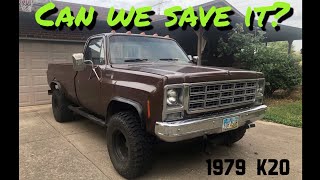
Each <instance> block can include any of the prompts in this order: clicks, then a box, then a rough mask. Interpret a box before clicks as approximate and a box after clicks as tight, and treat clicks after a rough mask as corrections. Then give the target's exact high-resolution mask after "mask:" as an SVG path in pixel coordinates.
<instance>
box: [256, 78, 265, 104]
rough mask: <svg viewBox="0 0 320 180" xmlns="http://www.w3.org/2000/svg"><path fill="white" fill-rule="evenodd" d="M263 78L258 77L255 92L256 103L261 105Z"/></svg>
mask: <svg viewBox="0 0 320 180" xmlns="http://www.w3.org/2000/svg"><path fill="white" fill-rule="evenodd" d="M264 86H265V79H264V78H263V79H259V80H258V85H257V91H256V92H257V93H256V101H255V104H256V105H261V104H262V103H263V93H264Z"/></svg>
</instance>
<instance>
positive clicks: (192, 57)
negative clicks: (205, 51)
mask: <svg viewBox="0 0 320 180" xmlns="http://www.w3.org/2000/svg"><path fill="white" fill-rule="evenodd" d="M188 58H189V60H190V61H191V62H192V63H194V64H197V62H198V60H199V57H198V56H191V55H188Z"/></svg>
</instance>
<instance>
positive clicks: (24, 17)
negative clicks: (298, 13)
mask: <svg viewBox="0 0 320 180" xmlns="http://www.w3.org/2000/svg"><path fill="white" fill-rule="evenodd" d="M54 3H55V5H56V7H57V8H58V9H59V10H60V9H62V8H64V7H65V6H69V7H70V8H71V9H72V11H73V12H74V14H77V12H78V11H79V9H80V7H81V6H83V7H85V8H86V9H88V8H89V7H90V5H82V4H75V3H68V2H61V1H54ZM43 4H44V3H35V4H34V5H33V9H32V12H31V13H29V12H22V11H19V37H20V38H33V39H56V40H72V41H85V40H86V39H87V38H88V37H89V36H91V35H94V34H98V33H105V32H110V31H111V28H110V27H109V26H108V25H107V23H106V17H107V14H108V12H109V8H103V7H98V6H93V7H94V8H95V11H96V12H97V14H98V15H97V19H96V22H95V27H94V28H93V29H92V30H89V29H88V28H87V27H83V29H82V30H80V29H79V28H75V29H74V30H70V28H67V27H63V29H62V30H59V29H55V30H47V29H43V28H42V27H40V26H39V25H38V24H37V23H36V21H35V18H34V13H35V12H36V10H37V9H38V8H39V7H41V6H42V5H43ZM226 5H229V6H232V5H230V4H229V3H228V2H226V1H225V0H214V1H211V2H207V3H205V4H201V5H198V6H195V9H198V8H197V7H199V6H202V7H203V8H204V9H205V10H208V9H209V8H211V7H212V6H216V7H221V6H226ZM232 9H233V11H234V12H235V14H234V15H232V16H230V19H231V24H232V25H233V26H234V25H235V23H243V22H244V15H243V14H241V13H240V12H239V11H238V10H237V9H235V8H234V7H232ZM56 16H57V14H55V15H52V16H50V17H49V18H47V19H52V20H54V19H55V18H56ZM150 18H151V19H152V25H153V27H154V28H153V29H152V30H150V31H149V32H146V33H147V34H150V33H159V34H161V35H166V34H169V35H170V36H171V37H174V38H183V39H184V38H185V37H194V36H195V33H194V31H193V30H190V29H191V28H187V30H185V31H182V30H181V29H180V28H178V29H177V30H175V31H169V30H168V28H166V27H165V26H164V22H165V21H167V18H166V16H163V15H153V16H151V17H150ZM255 24H256V22H255ZM266 29H267V32H266V34H265V36H266V37H267V38H266V41H268V42H269V41H287V40H300V39H302V29H301V28H296V27H291V26H285V25H281V30H280V31H275V30H274V29H273V28H272V26H271V24H270V23H268V24H267V26H266ZM125 31H126V30H125V28H120V29H119V30H117V32H125ZM132 32H140V31H139V30H137V28H133V30H132ZM227 32H228V31H219V30H217V29H216V28H215V27H212V28H210V30H209V31H206V32H205V36H207V38H209V37H213V36H219V35H224V34H225V33H227Z"/></svg>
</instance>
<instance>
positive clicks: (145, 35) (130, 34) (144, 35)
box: [91, 32, 173, 40]
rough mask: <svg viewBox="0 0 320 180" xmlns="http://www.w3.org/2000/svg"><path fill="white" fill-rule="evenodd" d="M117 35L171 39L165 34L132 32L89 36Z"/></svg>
mask: <svg viewBox="0 0 320 180" xmlns="http://www.w3.org/2000/svg"><path fill="white" fill-rule="evenodd" d="M101 35H103V36H118V35H121V36H140V37H153V38H161V39H171V40H173V39H172V38H171V37H166V36H159V35H157V34H153V35H151V34H150V35H148V34H133V33H128V32H127V33H116V32H115V33H112V32H111V33H100V34H95V35H92V36H91V37H94V36H101Z"/></svg>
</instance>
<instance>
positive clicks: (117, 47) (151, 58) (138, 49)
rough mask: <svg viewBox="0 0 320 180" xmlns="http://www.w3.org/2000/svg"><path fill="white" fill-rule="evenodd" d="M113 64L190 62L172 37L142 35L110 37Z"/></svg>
mask: <svg viewBox="0 0 320 180" xmlns="http://www.w3.org/2000/svg"><path fill="white" fill-rule="evenodd" d="M109 45H110V58H111V63H112V64H124V63H136V62H158V61H170V62H171V61H172V62H176V63H184V64H185V63H188V62H189V59H188V57H187V56H186V54H185V53H184V51H183V50H182V49H181V48H180V46H179V45H178V44H177V43H176V42H175V41H172V40H170V39H160V38H151V37H141V36H111V37H110V39H109Z"/></svg>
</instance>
